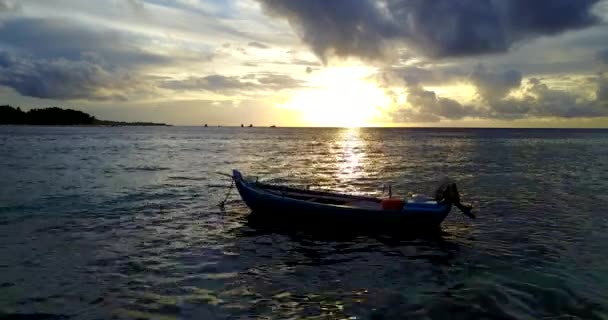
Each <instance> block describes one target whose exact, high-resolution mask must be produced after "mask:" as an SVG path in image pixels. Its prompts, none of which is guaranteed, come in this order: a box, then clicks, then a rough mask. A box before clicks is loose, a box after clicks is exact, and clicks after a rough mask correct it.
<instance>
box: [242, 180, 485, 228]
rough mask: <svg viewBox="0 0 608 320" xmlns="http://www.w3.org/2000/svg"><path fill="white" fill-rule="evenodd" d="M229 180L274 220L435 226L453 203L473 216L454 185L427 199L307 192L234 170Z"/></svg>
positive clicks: (251, 204)
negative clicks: (259, 179)
mask: <svg viewBox="0 0 608 320" xmlns="http://www.w3.org/2000/svg"><path fill="white" fill-rule="evenodd" d="M232 179H233V180H234V183H235V185H236V188H237V189H238V191H239V193H240V195H241V198H242V199H243V201H244V202H245V203H246V204H247V206H248V207H249V208H250V209H251V210H252V214H253V215H256V216H257V217H261V218H268V219H272V220H274V221H276V222H279V221H283V222H290V223H296V222H297V223H312V224H327V223H335V222H337V223H338V224H348V225H349V226H351V225H354V224H359V225H364V226H371V225H375V226H378V225H382V226H391V227H396V228H404V227H413V228H418V227H437V226H439V225H440V224H441V222H442V221H443V220H444V219H445V218H446V217H447V215H448V213H449V212H450V210H451V208H452V206H453V205H455V206H457V207H458V208H460V209H461V210H462V211H463V213H464V214H466V215H467V216H469V217H472V218H474V215H473V214H472V213H471V208H470V207H467V206H463V205H462V204H460V199H459V195H458V191H457V189H456V185H455V184H453V183H452V184H447V185H446V186H445V187H443V188H440V189H438V192H437V194H438V196H437V197H436V198H435V199H430V198H428V197H427V198H420V197H418V198H412V199H408V200H403V199H398V198H388V199H381V198H374V197H365V196H355V195H347V194H338V193H330V192H323V191H311V190H303V189H296V188H290V187H283V186H276V185H270V184H265V183H260V182H257V181H256V182H252V181H247V180H246V179H245V178H244V177H243V175H242V174H241V173H240V172H239V171H238V170H233V172H232Z"/></svg>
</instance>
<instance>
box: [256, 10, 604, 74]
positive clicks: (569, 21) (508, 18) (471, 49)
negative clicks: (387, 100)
mask: <svg viewBox="0 0 608 320" xmlns="http://www.w3.org/2000/svg"><path fill="white" fill-rule="evenodd" d="M259 1H260V2H261V4H262V6H263V8H264V9H265V11H266V12H268V13H269V14H271V15H274V16H279V17H282V18H285V19H286V20H287V21H288V22H289V23H290V25H291V26H292V28H293V29H294V30H295V32H296V33H297V34H298V35H299V37H300V38H301V39H302V40H303V41H304V42H305V43H306V44H307V45H308V46H310V48H311V49H312V51H313V52H314V53H315V54H316V55H317V56H318V57H319V58H320V59H321V60H322V61H324V62H327V59H328V57H330V56H332V55H336V56H341V57H347V56H355V57H360V58H364V59H370V60H378V59H383V58H385V57H386V48H387V47H388V46H390V45H391V44H393V43H405V44H406V45H407V46H408V48H411V49H413V50H415V51H417V52H419V53H422V54H424V55H427V56H431V57H458V56H474V55H479V54H486V53H496V52H506V51H508V50H509V49H510V48H511V47H512V46H513V45H514V44H516V43H519V42H521V41H524V40H527V39H532V38H535V37H539V36H546V35H555V34H559V33H562V32H565V31H568V30H575V29H581V28H585V27H588V26H591V25H594V24H596V23H597V22H598V20H599V19H598V18H597V17H596V16H594V15H593V13H592V12H591V8H592V7H593V5H594V4H596V3H598V2H599V0H576V1H573V0H535V1H529V0H511V1H493V0H434V1H428V0H385V1H373V0H361V1H356V2H353V1H326V0H307V1H300V0H259Z"/></svg>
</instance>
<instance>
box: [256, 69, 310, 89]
mask: <svg viewBox="0 0 608 320" xmlns="http://www.w3.org/2000/svg"><path fill="white" fill-rule="evenodd" d="M257 81H258V82H259V83H260V84H262V85H264V86H268V87H271V88H273V89H278V90H282V89H292V88H298V87H302V86H304V84H305V82H304V81H302V80H298V79H294V78H292V77H290V76H288V75H284V74H273V73H270V74H266V75H262V76H260V77H258V78H257Z"/></svg>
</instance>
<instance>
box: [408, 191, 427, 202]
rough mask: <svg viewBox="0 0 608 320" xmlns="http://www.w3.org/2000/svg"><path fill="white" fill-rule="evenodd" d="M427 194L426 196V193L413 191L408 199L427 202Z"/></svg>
mask: <svg viewBox="0 0 608 320" xmlns="http://www.w3.org/2000/svg"><path fill="white" fill-rule="evenodd" d="M429 199H430V198H429V196H427V195H426V194H421V193H415V194H413V195H412V196H411V198H410V201H411V202H427V201H429Z"/></svg>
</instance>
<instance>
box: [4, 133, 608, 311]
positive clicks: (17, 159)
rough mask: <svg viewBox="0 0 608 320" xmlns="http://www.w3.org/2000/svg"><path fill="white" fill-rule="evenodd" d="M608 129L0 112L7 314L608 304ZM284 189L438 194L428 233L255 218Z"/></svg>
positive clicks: (605, 307) (604, 307)
mask: <svg viewBox="0 0 608 320" xmlns="http://www.w3.org/2000/svg"><path fill="white" fill-rule="evenodd" d="M607 160H608V131H601V130H595V131H590V130H589V131H586V130H472V129H469V130H467V129H458V130H456V129H283V128H277V129H269V128H268V129H262V128H252V129H249V128H244V129H242V128H186V127H168V128H145V127H141V128H137V127H132V128H78V127H76V128H48V127H0V318H2V317H3V316H4V317H8V318H11V317H15V318H21V317H23V318H26V319H27V318H35V319H63V318H78V319H106V318H117V319H122V318H150V319H257V318H260V319H266V318H269V319H270V318H272V319H287V318H293V319H301V318H310V319H343V318H350V319H396V318H403V319H405V318H407V319H423V318H432V319H448V318H449V319H465V318H472V319H479V318H498V319H540V318H558V317H561V318H568V319H569V318H580V319H596V318H597V319H606V318H607V317H608V233H607V232H606V230H607V227H608V212H607V209H606V208H607V207H608V206H607V205H608V162H607ZM232 168H240V169H242V170H243V171H244V172H245V173H246V174H249V175H255V176H258V177H259V178H260V180H265V181H270V182H274V183H279V184H290V185H299V186H308V185H310V186H311V187H312V188H316V189H328V190H342V191H347V192H351V193H358V194H371V195H378V196H380V195H381V194H382V185H383V184H384V183H391V184H392V185H393V192H394V193H400V194H407V193H408V192H420V191H425V192H427V193H428V192H431V191H432V190H433V189H434V187H435V186H436V184H437V182H438V181H439V180H440V179H441V178H442V177H445V176H449V177H451V178H453V179H455V180H456V181H457V182H458V185H459V188H460V189H461V193H462V197H463V198H464V199H465V200H469V201H472V202H473V203H475V204H476V206H477V212H478V219H476V220H469V219H467V218H465V217H463V216H461V215H459V214H456V211H454V212H452V214H451V215H450V216H449V217H448V219H446V221H445V222H444V224H443V227H442V229H443V233H442V234H441V235H434V236H429V237H419V236H416V237H410V236H408V235H403V237H400V236H399V237H395V236H388V235H378V234H376V235H364V234H351V233H348V232H345V231H347V230H348V222H347V221H346V222H345V224H344V228H343V230H341V231H340V232H338V231H336V232H335V233H323V234H315V233H312V232H311V231H305V230H302V231H299V230H290V231H282V230H276V229H268V228H260V227H258V226H252V225H250V224H248V220H247V215H248V213H249V211H248V209H247V207H246V206H245V205H244V204H243V203H242V202H241V201H240V199H239V198H238V195H235V194H234V193H233V195H232V196H231V197H230V201H229V202H228V204H227V206H226V210H225V211H221V210H219V208H218V207H217V203H218V202H219V201H221V200H222V199H223V197H224V196H225V194H226V191H227V188H226V187H227V186H228V185H229V181H228V180H226V178H225V177H222V176H220V175H217V174H215V173H214V172H216V171H220V172H225V173H228V172H229V171H230V169H232Z"/></svg>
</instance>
